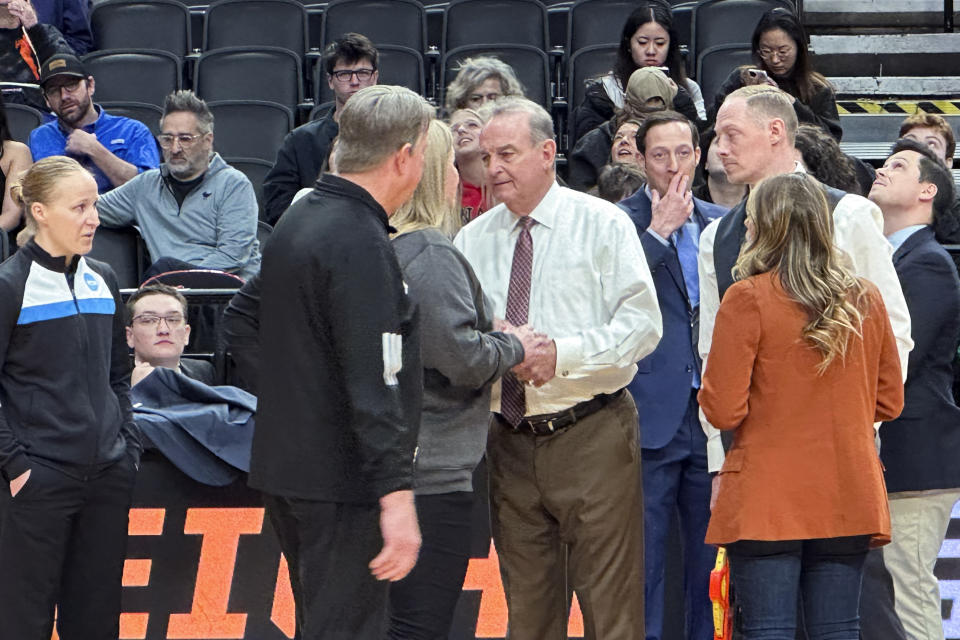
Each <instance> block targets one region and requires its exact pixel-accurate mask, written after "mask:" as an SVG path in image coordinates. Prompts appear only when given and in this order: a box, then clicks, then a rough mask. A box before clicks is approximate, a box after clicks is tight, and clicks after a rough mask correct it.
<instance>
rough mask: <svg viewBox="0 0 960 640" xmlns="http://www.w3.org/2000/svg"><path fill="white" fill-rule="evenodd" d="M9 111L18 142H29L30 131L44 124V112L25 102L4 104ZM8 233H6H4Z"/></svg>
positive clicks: (8, 115) (8, 124) (11, 128)
mask: <svg viewBox="0 0 960 640" xmlns="http://www.w3.org/2000/svg"><path fill="white" fill-rule="evenodd" d="M4 109H5V110H6V112H7V126H8V127H10V135H11V136H13V139H14V140H16V141H17V142H22V143H24V144H26V143H27V140H28V139H29V138H30V132H31V131H33V130H34V129H36V128H37V127H39V126H40V125H41V124H43V114H42V113H40V112H39V111H37V110H36V109H34V108H33V107H28V106H27V105H25V104H10V103H7V104H5V105H4ZM2 235H6V233H4V234H2Z"/></svg>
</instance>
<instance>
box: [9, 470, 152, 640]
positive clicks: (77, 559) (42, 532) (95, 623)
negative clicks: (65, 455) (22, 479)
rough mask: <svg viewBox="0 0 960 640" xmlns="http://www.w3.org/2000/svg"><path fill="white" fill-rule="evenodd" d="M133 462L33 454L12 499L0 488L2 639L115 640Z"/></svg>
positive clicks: (133, 477)
mask: <svg viewBox="0 0 960 640" xmlns="http://www.w3.org/2000/svg"><path fill="white" fill-rule="evenodd" d="M135 478H136V468H135V465H134V462H133V458H131V457H130V456H129V455H125V456H124V457H123V458H122V459H121V460H119V461H117V462H115V463H113V464H112V465H110V466H107V467H105V468H99V469H79V470H78V469H72V470H70V471H64V470H62V469H60V468H54V467H53V466H50V465H46V464H42V463H40V462H37V461H36V459H33V460H32V464H31V467H30V477H29V479H28V480H27V483H26V484H25V485H24V486H23V488H22V489H21V490H20V491H19V492H18V493H17V495H16V497H13V498H11V497H10V492H9V488H8V487H6V486H4V487H0V492H2V493H3V495H4V497H5V502H6V504H5V505H3V508H2V513H3V515H2V519H0V640H50V636H51V635H52V633H53V623H54V609H55V608H56V611H57V614H56V622H57V632H58V634H59V636H60V638H61V640H116V639H117V637H118V635H119V633H120V593H121V589H122V587H121V581H122V578H123V563H124V560H125V558H126V550H127V526H128V514H129V511H130V501H131V495H132V493H133V484H134V480H135Z"/></svg>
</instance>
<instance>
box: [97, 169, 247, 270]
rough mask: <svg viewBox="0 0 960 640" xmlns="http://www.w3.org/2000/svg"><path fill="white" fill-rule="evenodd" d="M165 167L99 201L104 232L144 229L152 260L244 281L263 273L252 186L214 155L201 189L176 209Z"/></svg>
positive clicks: (167, 171)
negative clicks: (166, 260)
mask: <svg viewBox="0 0 960 640" xmlns="http://www.w3.org/2000/svg"><path fill="white" fill-rule="evenodd" d="M169 173H170V172H169V170H168V169H167V165H166V163H163V164H161V165H160V168H159V169H151V170H150V171H144V172H143V173H141V174H139V175H137V176H135V177H134V178H133V179H131V180H130V181H129V182H126V183H124V184H122V185H120V186H119V187H117V188H116V189H113V190H112V191H109V192H107V193H105V194H103V195H102V196H100V200H98V201H97V211H98V213H99V214H100V221H101V222H103V225H104V226H105V227H132V226H137V227H139V228H140V234H141V235H142V236H143V239H144V241H145V242H146V244H147V251H149V252H150V258H151V260H154V261H156V260H157V259H158V258H164V257H166V258H176V259H177V260H183V261H184V262H189V263H190V264H192V265H196V266H197V268H199V269H220V270H221V271H229V272H230V273H235V274H237V275H238V276H240V277H241V278H244V279H249V278H250V276H252V275H254V274H255V273H257V272H258V271H260V243H259V242H258V241H257V219H258V218H257V216H258V209H257V197H256V195H255V194H254V192H253V185H252V184H250V180H248V179H247V177H246V176H245V175H243V174H242V173H241V172H240V171H237V170H236V169H234V168H233V167H231V166H230V165H228V164H227V163H226V162H224V160H223V158H221V157H220V154H218V153H214V154H212V155H211V156H210V166H209V168H208V169H207V172H206V173H205V174H204V176H203V180H202V181H201V182H200V184H199V185H198V186H197V187H196V188H195V189H194V190H193V191H191V192H190V193H189V194H187V198H186V199H185V200H184V201H183V205H181V206H177V199H176V198H175V197H174V195H173V191H171V190H170V187H168V186H167V184H166V180H167V179H169Z"/></svg>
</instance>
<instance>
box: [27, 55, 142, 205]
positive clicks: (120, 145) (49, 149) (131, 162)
mask: <svg viewBox="0 0 960 640" xmlns="http://www.w3.org/2000/svg"><path fill="white" fill-rule="evenodd" d="M40 87H41V88H42V90H43V95H44V97H45V98H46V101H47V105H49V107H50V110H51V111H53V113H55V114H56V116H57V119H56V120H52V121H50V122H48V123H46V124H44V125H41V126H39V127H37V128H36V129H34V130H33V131H32V132H31V133H30V142H29V144H30V153H31V154H33V159H34V160H40V159H41V158H46V157H47V156H63V155H65V156H70V157H71V158H74V159H75V160H77V161H78V162H79V163H80V164H82V165H83V166H84V167H86V168H87V169H88V170H89V171H90V173H92V174H93V177H94V178H95V179H96V181H97V189H98V190H99V192H100V193H106V192H107V191H110V190H111V189H113V188H114V187H119V186H120V185H122V184H124V183H125V182H127V181H128V180H130V179H131V178H133V177H134V176H136V175H137V174H138V173H142V172H143V171H147V170H149V169H155V168H156V167H157V166H158V165H159V164H160V155H159V154H158V153H157V145H156V143H155V142H154V140H153V134H151V133H150V130H149V129H147V127H146V126H145V125H144V124H143V123H141V122H139V121H137V120H134V119H132V118H125V117H123V116H114V115H111V114H109V113H107V111H106V110H105V109H104V108H103V107H101V106H99V105H95V104H94V103H93V100H92V98H93V93H94V89H95V83H94V79H93V76H91V75H90V74H89V73H87V70H86V69H85V68H84V66H83V63H81V62H80V60H79V59H78V58H77V57H76V56H73V55H69V54H60V55H55V56H53V57H51V58H50V59H49V60H47V61H46V62H44V63H43V66H42V68H41V72H40Z"/></svg>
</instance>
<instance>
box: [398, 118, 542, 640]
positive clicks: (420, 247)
mask: <svg viewBox="0 0 960 640" xmlns="http://www.w3.org/2000/svg"><path fill="white" fill-rule="evenodd" d="M453 159H454V151H453V138H452V136H451V134H450V130H449V129H448V128H447V126H446V125H445V124H443V123H442V122H439V121H436V120H435V121H433V122H431V123H430V128H429V130H428V132H427V149H426V155H425V161H424V166H423V177H422V179H421V180H420V184H419V185H418V186H417V190H416V192H414V194H413V198H412V199H411V200H410V202H408V203H407V204H406V205H404V206H402V207H401V208H400V209H398V210H397V212H396V213H394V214H393V215H392V216H391V217H390V224H391V225H393V226H394V227H395V228H396V229H397V233H396V235H395V236H394V238H393V247H394V249H395V250H396V253H397V259H398V261H399V262H400V268H401V269H402V270H403V279H404V282H406V283H407V285H408V286H409V295H410V298H411V301H412V302H413V303H415V304H416V306H417V307H418V308H419V310H420V311H419V313H420V331H421V335H422V336H423V340H422V341H421V349H422V354H421V355H422V359H423V367H424V370H423V409H422V413H421V421H420V433H419V437H418V439H417V451H418V454H417V456H416V460H415V469H414V493H415V495H416V504H417V519H418V520H419V523H420V530H421V533H422V536H423V546H422V547H421V548H420V557H419V558H418V560H417V565H416V566H415V567H414V568H413V571H411V572H410V574H409V575H408V576H407V577H406V578H404V579H403V580H401V581H399V582H395V583H394V584H393V585H391V587H390V629H389V632H388V633H387V638H388V640H434V639H435V638H446V637H447V635H448V633H449V631H450V624H451V622H452V620H453V611H454V608H455V607H456V604H457V600H458V598H459V597H460V592H461V590H462V588H463V580H464V576H465V575H466V572H467V563H468V562H469V560H470V542H471V540H472V539H473V537H472V535H471V522H472V512H473V472H474V469H475V468H476V466H477V464H478V463H479V462H480V458H481V457H482V456H483V452H484V449H485V448H486V442H487V426H488V423H489V419H490V390H491V387H492V386H493V383H494V382H495V381H497V380H498V379H499V378H500V376H502V375H503V374H504V373H505V372H507V371H508V370H509V369H510V368H511V367H513V366H514V365H517V364H519V363H520V361H521V360H523V355H524V347H530V346H532V344H533V342H532V341H533V340H535V337H534V336H533V334H532V333H530V332H526V333H524V334H523V335H524V337H523V338H522V340H521V339H518V338H517V337H516V336H512V335H507V334H506V333H502V332H495V331H493V314H492V313H491V311H490V309H489V307H488V305H487V303H486V299H485V297H484V294H483V291H482V290H481V288H480V283H479V281H478V280H477V277H476V275H475V274H474V273H473V269H472V268H471V267H470V264H469V263H468V262H467V260H466V258H464V257H463V256H462V255H461V254H460V252H459V251H457V249H456V248H455V247H454V246H453V243H452V242H451V241H450V238H451V237H452V236H453V234H454V233H456V231H457V230H458V229H459V228H460V216H459V207H457V183H458V175H457V169H456V167H454V164H453Z"/></svg>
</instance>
